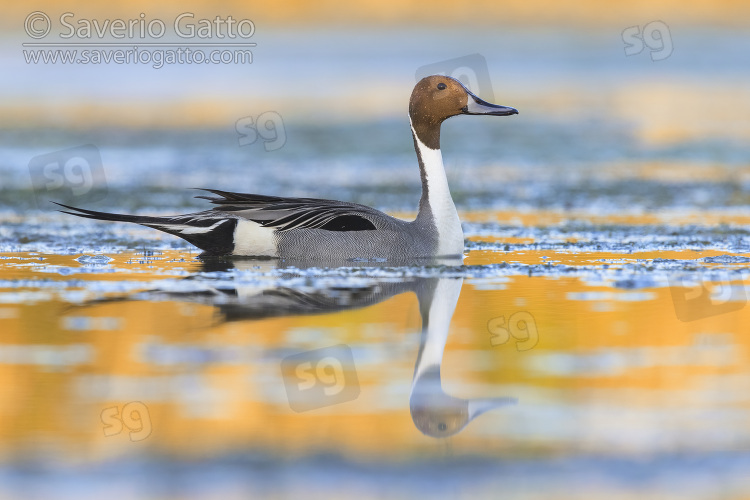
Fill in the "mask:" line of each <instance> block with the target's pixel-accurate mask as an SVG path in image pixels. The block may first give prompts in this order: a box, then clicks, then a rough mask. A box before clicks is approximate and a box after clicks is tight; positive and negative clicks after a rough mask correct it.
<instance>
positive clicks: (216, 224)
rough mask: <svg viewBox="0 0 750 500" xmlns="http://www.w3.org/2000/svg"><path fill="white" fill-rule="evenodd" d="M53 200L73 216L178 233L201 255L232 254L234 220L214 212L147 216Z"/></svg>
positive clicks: (235, 223)
mask: <svg viewBox="0 0 750 500" xmlns="http://www.w3.org/2000/svg"><path fill="white" fill-rule="evenodd" d="M52 203H55V205H59V206H61V207H64V208H67V209H68V210H70V211H68V210H60V212H62V213H64V214H70V215H76V216H78V217H85V218H87V219H96V220H106V221H113V222H133V223H135V224H140V225H142V226H147V227H152V228H154V229H158V230H159V231H163V232H165V233H169V234H173V235H175V236H179V237H180V238H182V239H183V240H185V241H187V242H188V243H190V244H192V245H195V246H197V247H198V248H200V249H201V250H203V252H204V253H203V254H202V255H203V256H208V255H231V254H232V252H233V251H234V230H235V228H236V227H237V219H234V218H228V217H226V216H224V215H222V214H217V213H215V212H210V211H209V212H200V213H195V214H187V215H177V216H172V217H149V216H143V215H126V214H113V213H109V212H97V211H95V210H86V209H84V208H76V207H71V206H70V205H63V204H62V203H56V202H52Z"/></svg>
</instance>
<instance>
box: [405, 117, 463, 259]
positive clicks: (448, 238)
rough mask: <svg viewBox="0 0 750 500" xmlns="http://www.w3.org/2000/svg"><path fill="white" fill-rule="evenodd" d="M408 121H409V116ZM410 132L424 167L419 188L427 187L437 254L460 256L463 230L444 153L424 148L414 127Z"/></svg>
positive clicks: (461, 253)
mask: <svg viewBox="0 0 750 500" xmlns="http://www.w3.org/2000/svg"><path fill="white" fill-rule="evenodd" d="M409 121H410V122H411V119H409ZM411 133H412V135H414V142H415V143H416V145H417V149H418V153H419V156H420V158H421V159H422V166H423V168H424V178H425V180H424V184H425V185H423V186H422V189H423V190H425V189H426V190H427V203H428V205H429V207H430V210H431V212H432V216H433V217H434V218H435V225H436V226H437V230H438V238H439V239H438V241H439V244H438V252H437V255H440V256H443V255H463V253H464V232H463V230H462V229H461V220H460V219H459V218H458V212H457V211H456V206H455V205H454V204H453V198H451V192H450V189H449V188H448V178H447V177H446V176H445V167H443V154H442V153H441V152H440V149H439V148H438V149H431V148H429V147H427V146H426V145H425V144H424V143H423V142H422V141H421V140H420V139H419V136H417V133H416V132H415V131H414V126H412V127H411ZM420 208H421V207H420Z"/></svg>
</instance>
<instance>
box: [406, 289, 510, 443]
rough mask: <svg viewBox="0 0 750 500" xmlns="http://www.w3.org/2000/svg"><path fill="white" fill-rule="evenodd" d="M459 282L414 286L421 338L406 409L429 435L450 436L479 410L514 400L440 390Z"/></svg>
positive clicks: (478, 412)
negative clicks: (458, 395) (446, 345)
mask: <svg viewBox="0 0 750 500" xmlns="http://www.w3.org/2000/svg"><path fill="white" fill-rule="evenodd" d="M462 284H463V279H462V278H432V279H424V284H423V285H422V286H419V287H417V288H416V289H415V292H416V293H417V297H418V298H419V309H420V314H421V316H422V340H421V345H420V347H419V355H418V356H417V364H416V367H415V369H414V381H413V383H412V386H411V396H410V397H409V409H410V410H411V418H412V420H413V421H414V425H416V426H417V429H419V430H420V431H422V432H423V433H424V434H426V435H428V436H432V437H448V436H452V435H453V434H456V433H457V432H460V431H461V430H462V429H463V428H464V427H466V425H467V424H468V423H469V422H471V421H472V420H473V419H475V418H476V417H478V416H479V415H481V414H482V413H484V412H486V411H488V410H492V409H495V408H500V407H502V406H506V405H509V404H515V403H516V399H515V398H477V399H461V398H456V397H453V396H451V395H449V394H446V393H445V391H443V386H442V383H441V381H440V367H441V365H442V363H443V352H444V351H445V344H446V342H447V341H448V332H449V330H450V322H451V318H452V317H453V312H454V311H455V309H456V303H457V302H458V297H459V295H460V294H461V286H462Z"/></svg>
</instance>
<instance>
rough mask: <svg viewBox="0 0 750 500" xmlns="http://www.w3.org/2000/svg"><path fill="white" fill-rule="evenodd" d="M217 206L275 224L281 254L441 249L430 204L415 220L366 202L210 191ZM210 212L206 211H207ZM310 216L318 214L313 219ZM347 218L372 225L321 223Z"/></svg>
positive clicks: (382, 254)
mask: <svg viewBox="0 0 750 500" xmlns="http://www.w3.org/2000/svg"><path fill="white" fill-rule="evenodd" d="M207 191H210V192H212V193H214V194H217V195H219V196H220V198H219V197H207V196H203V197H202V198H205V199H208V200H210V201H211V203H214V204H216V205H218V206H217V207H216V208H215V209H214V210H215V211H217V212H222V213H223V214H225V215H226V216H230V217H231V216H236V217H239V218H244V219H247V220H251V221H253V222H258V223H260V224H262V225H263V226H264V227H275V228H277V229H276V234H275V237H276V240H277V246H278V249H279V255H278V256H279V257H280V258H288V259H304V258H310V257H311V256H316V257H317V258H323V259H325V260H346V259H354V258H360V259H374V258H377V259H388V260H398V259H401V258H404V257H405V256H430V255H433V253H434V250H435V248H436V247H437V237H438V234H437V231H436V229H435V224H434V221H433V219H432V214H431V212H430V210H429V207H428V208H426V209H424V210H420V212H419V215H418V216H417V218H416V219H415V220H413V221H405V220H401V219H397V218H395V217H391V216H390V215H387V214H384V213H383V212H381V211H379V210H376V209H374V208H371V207H368V206H366V205H360V204H357V203H349V202H341V201H332V200H321V199H316V198H280V197H270V196H262V195H251V194H240V193H229V192H225V191H218V190H213V189H210V190H207ZM204 213H206V212H204ZM310 214H319V215H318V217H310ZM342 219H344V220H348V221H349V224H351V225H353V226H355V227H362V226H363V225H367V224H369V225H370V227H371V229H358V230H330V229H323V228H322V227H321V226H323V227H324V226H325V224H326V223H327V224H328V225H332V224H335V221H337V220H342Z"/></svg>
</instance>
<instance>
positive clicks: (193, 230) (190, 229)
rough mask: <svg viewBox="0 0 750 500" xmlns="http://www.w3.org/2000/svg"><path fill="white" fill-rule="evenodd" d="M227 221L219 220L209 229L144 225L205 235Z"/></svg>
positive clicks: (171, 225)
mask: <svg viewBox="0 0 750 500" xmlns="http://www.w3.org/2000/svg"><path fill="white" fill-rule="evenodd" d="M228 220H229V219H224V220H220V221H219V222H217V223H216V224H214V225H212V226H209V227H200V226H189V225H187V224H144V225H146V226H154V227H163V228H164V229H169V230H171V231H179V232H180V234H205V233H210V232H211V231H213V230H214V229H216V228H217V227H218V226H219V224H223V223H225V222H227V221H228Z"/></svg>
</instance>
